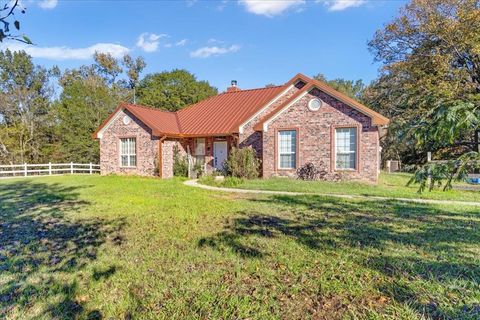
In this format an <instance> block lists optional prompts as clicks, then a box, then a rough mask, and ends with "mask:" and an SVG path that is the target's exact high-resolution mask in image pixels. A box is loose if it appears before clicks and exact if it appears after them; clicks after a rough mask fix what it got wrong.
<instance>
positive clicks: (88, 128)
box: [55, 54, 143, 162]
mask: <svg viewBox="0 0 480 320" xmlns="http://www.w3.org/2000/svg"><path fill="white" fill-rule="evenodd" d="M94 58H95V64H93V65H91V66H82V67H80V68H78V69H74V70H67V71H66V72H65V73H64V74H63V75H62V77H61V79H60V82H59V83H60V86H61V87H62V93H61V95H60V98H59V100H58V101H57V102H56V104H55V110H56V117H57V119H58V128H57V130H58V131H57V134H58V136H61V143H60V151H61V153H62V154H63V157H64V159H65V160H66V161H76V162H77V161H78V162H90V161H92V162H98V160H99V146H98V142H97V141H95V140H93V139H92V137H91V134H92V133H93V132H94V131H95V130H96V129H97V128H98V126H99V125H100V124H101V123H102V121H103V120H104V119H106V118H107V117H108V115H109V114H110V113H111V112H112V111H113V110H114V109H115V108H116V107H117V106H118V104H119V103H120V102H121V101H130V100H131V97H132V92H131V90H130V88H129V87H128V81H127V80H125V78H127V79H130V78H129V76H128V75H127V76H125V75H124V70H123V68H122V67H121V61H119V60H117V59H115V58H113V57H112V56H111V55H109V54H96V55H95V57H94ZM124 60H129V61H131V60H132V59H131V58H130V57H127V58H124ZM141 69H143V67H142V68H137V70H138V73H139V72H140V71H141ZM122 76H123V78H122Z"/></svg>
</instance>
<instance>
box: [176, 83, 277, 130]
mask: <svg viewBox="0 0 480 320" xmlns="http://www.w3.org/2000/svg"><path fill="white" fill-rule="evenodd" d="M285 88H286V86H277V87H270V88H261V89H251V90H240V91H233V92H224V93H221V94H219V95H218V96H215V97H211V98H209V99H206V100H203V101H200V102H199V103H196V104H194V105H192V106H190V107H187V108H185V109H182V110H180V111H178V112H177V114H178V119H179V120H180V129H181V132H182V134H185V135H199V134H206V135H215V134H230V133H235V132H238V127H239V126H240V124H242V123H243V122H245V121H246V120H248V119H249V118H250V117H251V116H252V115H253V114H255V112H257V111H258V110H260V109H261V108H262V107H263V106H265V105H266V104H267V103H268V102H270V101H271V100H273V99H274V98H275V97H276V96H277V95H279V94H280V93H281V92H282V91H283V90H284V89H285Z"/></svg>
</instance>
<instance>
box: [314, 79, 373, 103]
mask: <svg viewBox="0 0 480 320" xmlns="http://www.w3.org/2000/svg"><path fill="white" fill-rule="evenodd" d="M313 78H314V79H316V80H320V81H323V82H325V83H327V84H328V85H329V86H331V87H332V88H333V89H335V90H337V91H340V92H341V93H344V94H346V95H347V96H349V97H350V98H353V99H355V100H358V101H362V100H363V93H364V91H365V89H366V87H367V86H366V85H365V84H364V83H363V81H362V80H361V79H359V80H346V79H342V78H337V79H332V80H327V78H325V76H324V75H323V74H321V73H318V74H317V75H315V76H313Z"/></svg>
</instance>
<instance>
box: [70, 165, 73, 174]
mask: <svg viewBox="0 0 480 320" xmlns="http://www.w3.org/2000/svg"><path fill="white" fill-rule="evenodd" d="M70 174H73V162H70Z"/></svg>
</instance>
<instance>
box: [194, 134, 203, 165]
mask: <svg viewBox="0 0 480 320" xmlns="http://www.w3.org/2000/svg"><path fill="white" fill-rule="evenodd" d="M195 161H196V163H200V164H204V163H205V138H197V139H195Z"/></svg>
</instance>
